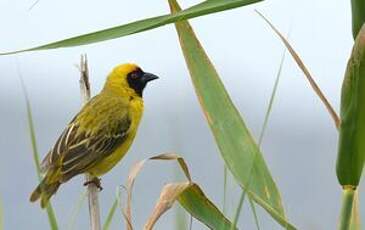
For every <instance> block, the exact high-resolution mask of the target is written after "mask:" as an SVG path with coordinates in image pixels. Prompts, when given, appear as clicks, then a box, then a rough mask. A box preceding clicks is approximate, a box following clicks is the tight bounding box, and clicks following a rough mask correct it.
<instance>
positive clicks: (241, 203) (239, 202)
mask: <svg viewBox="0 0 365 230" xmlns="http://www.w3.org/2000/svg"><path fill="white" fill-rule="evenodd" d="M245 197H246V193H245V192H244V191H242V193H241V196H240V200H239V201H238V205H237V210H236V212H235V215H234V219H233V227H232V229H231V230H233V229H234V228H235V227H236V226H237V223H238V220H239V218H240V215H241V210H242V207H243V202H244V201H245Z"/></svg>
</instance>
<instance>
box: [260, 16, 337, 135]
mask: <svg viewBox="0 0 365 230" xmlns="http://www.w3.org/2000/svg"><path fill="white" fill-rule="evenodd" d="M256 12H257V13H258V14H259V15H260V17H261V18H262V19H264V21H265V22H266V23H267V24H268V25H269V26H270V28H271V29H272V30H273V31H274V32H275V33H276V34H277V35H278V36H279V38H280V40H281V41H282V42H283V43H284V45H285V46H286V48H287V49H288V51H289V53H290V54H291V56H292V57H293V59H294V60H295V62H296V63H297V65H298V67H299V68H300V69H301V70H302V72H303V73H304V75H305V77H306V78H307V80H308V82H309V84H310V86H311V87H312V89H313V91H314V92H315V93H316V94H317V96H318V97H319V99H320V100H321V101H322V103H323V104H324V106H325V107H326V109H327V111H328V112H329V114H330V116H331V117H332V119H333V121H334V123H335V126H336V128H337V129H338V128H339V127H340V123H341V120H340V118H339V116H338V115H337V113H336V111H335V110H334V109H333V107H332V105H331V104H330V103H329V101H328V100H327V98H326V96H325V95H324V94H323V92H322V90H321V89H320V88H319V86H318V85H317V83H316V81H315V80H314V78H313V77H312V75H311V73H310V72H309V70H308V68H307V67H306V66H305V65H304V63H303V61H302V60H301V59H300V57H299V55H298V54H297V52H296V51H295V50H294V49H293V47H292V46H291V45H290V43H289V42H288V41H287V40H286V39H285V37H284V36H283V35H282V34H281V33H280V31H279V30H278V29H276V27H275V26H274V25H273V24H272V23H271V22H270V21H269V20H268V19H267V18H266V17H265V16H264V15H263V14H261V13H260V12H259V11H257V10H256Z"/></svg>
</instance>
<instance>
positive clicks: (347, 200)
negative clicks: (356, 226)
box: [338, 186, 356, 230]
mask: <svg viewBox="0 0 365 230" xmlns="http://www.w3.org/2000/svg"><path fill="white" fill-rule="evenodd" d="M355 191H356V190H355V188H353V187H352V186H351V187H345V188H344V189H343V193H342V208H341V215H340V223H339V225H338V230H349V229H350V223H351V215H352V206H353V203H354V197H355V196H354V195H355Z"/></svg>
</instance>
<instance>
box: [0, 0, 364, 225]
mask: <svg viewBox="0 0 365 230" xmlns="http://www.w3.org/2000/svg"><path fill="white" fill-rule="evenodd" d="M179 2H180V4H181V5H182V7H183V8H186V7H188V6H190V5H192V4H196V3H197V2H199V1H192V0H181V1H179ZM32 4H33V0H0V28H1V43H0V51H1V52H4V51H11V50H17V49H20V48H28V47H32V46H35V45H40V44H44V43H47V42H51V41H55V40H60V39H63V38H67V37H71V36H74V35H79V34H83V33H86V32H91V31H96V30H100V29H103V28H107V27H112V26H115V25H120V24H124V23H127V22H130V21H134V20H137V19H142V18H146V17H151V16H156V15H160V14H164V13H168V12H169V10H168V4H167V1H125V0H119V1H86V0H78V1H71V0H64V1H49V0H40V2H39V3H38V4H37V5H36V6H35V7H34V8H33V9H32V10H29V7H30V6H31V5H32ZM254 9H258V10H260V11H261V12H262V13H264V14H265V15H266V16H268V17H269V18H270V19H271V20H272V22H273V23H274V24H275V25H276V26H277V27H278V28H279V29H280V30H281V31H282V32H283V33H284V34H287V33H288V31H289V30H290V31H291V32H290V41H291V43H292V45H293V46H294V47H295V49H296V50H297V51H298V53H299V54H300V55H301V57H302V59H303V61H304V62H305V63H306V65H307V66H308V67H309V69H310V70H311V72H312V74H313V75H314V77H315V79H316V81H317V82H318V84H319V85H320V87H321V88H322V90H323V91H324V93H325V94H326V95H327V96H328V98H329V100H330V102H331V103H332V104H333V105H334V107H335V108H336V110H337V111H338V108H339V99H340V88H341V83H342V78H343V74H344V71H345V67H346V63H347V60H348V57H349V54H350V52H351V48H352V44H353V39H352V35H351V18H350V17H351V15H350V13H351V12H350V1H349V0H346V1H345V0H344V1H333V0H321V1H318V0H307V1H300V0H267V1H264V2H262V3H259V4H255V5H251V6H248V7H242V8H239V9H235V10H231V11H227V12H223V13H218V14H213V15H208V16H205V17H199V18H196V19H193V20H190V22H191V23H192V26H193V27H194V29H195V31H196V33H197V36H198V38H199V39H200V41H201V42H202V44H203V46H204V47H205V49H206V51H207V53H208V55H209V56H210V58H211V60H212V61H213V63H214V65H215V67H216V68H217V70H218V72H219V74H220V76H221V78H222V80H223V82H224V84H225V86H226V88H227V90H228V92H229V93H230V95H231V97H232V99H233V101H234V103H235V105H236V106H237V107H238V109H239V111H240V112H241V114H242V116H243V118H244V120H245V122H246V124H247V126H248V127H249V128H250V130H251V131H252V133H253V135H254V136H255V137H256V138H258V135H259V132H260V129H261V126H262V124H263V120H264V116H265V112H266V109H267V105H268V102H269V98H270V94H271V91H272V88H273V84H274V81H275V77H276V73H277V71H278V68H279V63H280V58H281V56H282V53H283V51H284V47H283V45H282V43H281V42H280V41H279V39H278V38H277V37H276V36H275V35H274V34H273V32H272V31H271V30H270V29H269V28H268V26H267V25H266V24H265V23H264V21H263V20H262V19H261V18H260V17H259V16H258V15H257V14H256V13H255V12H254ZM83 53H86V54H87V55H88V58H89V66H90V75H91V86H92V93H93V94H96V93H97V92H99V91H100V89H101V88H102V86H103V83H104V80H105V76H106V75H107V74H108V73H109V71H110V70H111V69H112V68H113V67H114V66H115V65H117V64H119V63H124V62H135V63H138V64H139V65H140V66H141V67H142V68H143V69H144V70H146V71H149V72H153V73H155V74H157V75H159V76H160V80H158V81H156V82H153V84H151V85H149V87H148V88H147V89H146V91H145V94H144V98H145V113H144V117H143V120H142V123H141V126H140V129H139V132H138V135H137V138H136V140H135V142H134V145H133V147H132V148H131V150H130V151H129V153H128V154H127V155H126V157H125V158H124V160H123V161H122V162H121V163H120V164H119V165H118V166H117V167H116V168H114V169H113V170H112V171H111V172H110V173H108V174H107V175H105V176H104V177H103V178H102V183H103V187H104V190H103V191H102V192H101V193H100V203H101V208H102V218H103V219H105V217H106V215H107V211H108V210H109V208H110V206H111V205H112V202H113V200H114V197H115V191H116V188H117V187H118V186H119V185H122V184H124V183H125V181H126V178H127V173H128V170H129V169H130V167H131V165H132V164H133V163H134V162H136V161H138V160H141V159H143V158H146V157H150V156H152V155H155V154H158V153H164V152H177V153H179V154H181V155H182V156H183V157H184V158H185V159H186V161H187V162H188V165H189V167H190V170H191V173H192V176H193V180H195V181H196V182H198V183H199V184H200V185H201V187H202V189H203V190H204V191H205V193H206V194H207V196H208V197H209V198H210V199H211V200H212V201H213V202H214V203H215V204H216V205H217V206H218V207H220V208H221V207H222V202H223V161H222V158H221V156H220V154H219V152H218V149H217V146H216V144H215V142H214V139H213V136H212V134H211V132H210V130H209V127H208V125H207V123H206V121H205V119H204V116H203V114H202V112H201V109H200V107H199V103H198V100H197V98H196V96H195V93H194V90H193V87H192V84H191V81H190V77H189V74H188V71H187V68H186V66H185V62H184V59H183V56H182V53H181V50H180V47H179V44H178V40H177V36H176V31H175V28H174V27H173V25H168V26H164V27H162V28H158V29H154V30H152V31H148V32H144V33H140V34H136V35H132V36H128V37H123V38H120V39H117V40H112V41H107V42H103V43H97V44H93V45H88V46H82V47H77V48H68V49H58V50H51V51H41V52H31V53H25V54H19V55H12V56H0V73H1V77H0V114H1V119H0V127H1V130H2V134H1V135H0V146H1V161H0V182H1V183H0V199H1V201H2V203H3V207H4V215H5V218H4V219H5V229H48V228H49V224H48V220H47V216H46V212H45V211H43V210H41V209H40V207H39V205H38V204H33V203H30V202H29V201H28V199H29V195H30V192H31V191H32V190H33V188H34V187H35V186H36V185H37V183H38V180H37V177H36V172H35V167H34V162H33V158H32V150H31V143H30V138H29V134H28V124H27V118H26V109H25V102H24V97H23V95H22V91H21V87H20V80H19V75H20V74H21V75H22V77H23V78H24V81H25V84H26V87H27V90H28V93H29V97H30V101H31V105H32V110H33V117H34V123H35V129H36V135H37V141H38V147H39V152H40V154H41V157H43V156H44V155H45V154H46V152H47V151H48V150H49V149H50V148H51V147H52V145H53V143H54V142H55V140H56V138H57V137H58V135H59V134H60V133H61V131H62V130H63V128H64V126H65V125H66V124H67V123H68V122H69V121H70V119H71V118H72V117H73V115H74V114H75V113H76V112H77V111H78V110H79V108H80V104H81V102H80V92H79V85H78V78H79V73H78V70H77V68H75V65H76V64H78V63H79V59H80V54H83ZM262 152H263V155H264V157H265V160H266V162H267V165H268V166H269V168H270V170H271V173H272V175H273V177H274V179H275V181H276V183H277V185H278V187H279V190H280V191H281V195H282V198H283V203H284V206H285V208H286V212H287V216H288V219H289V220H290V222H292V223H293V224H295V225H296V226H297V227H298V228H299V229H312V230H316V229H335V227H336V224H337V217H338V215H339V208H340V202H339V201H340V195H341V190H340V187H339V185H338V183H337V179H336V175H335V161H336V155H337V131H336V129H335V127H334V124H333V122H332V120H331V119H330V116H329V115H328V113H327V111H326V110H325V108H324V106H323V105H322V104H321V102H320V101H319V99H318V98H317V96H316V95H315V94H314V92H313V91H312V89H311V88H310V87H309V84H308V82H307V81H306V79H305V78H304V76H303V74H302V72H301V71H300V70H299V69H298V68H297V66H296V64H295V63H294V62H293V60H292V58H291V57H290V56H289V55H287V58H286V60H285V63H284V68H283V73H282V78H281V80H280V83H279V88H278V93H277V97H276V100H275V102H274V106H273V110H272V114H271V117H270V120H269V125H268V128H267V132H266V134H265V137H264V140H263V145H262ZM176 168H177V165H176V164H175V163H166V162H161V163H160V162H152V163H150V164H148V165H147V167H146V168H144V169H143V171H142V173H141V174H140V176H139V177H138V179H137V181H136V186H135V195H134V197H133V205H134V206H133V216H134V223H135V226H136V229H141V228H142V226H143V224H144V222H145V220H146V219H147V217H148V216H149V214H150V212H151V211H152V208H153V206H154V204H155V201H156V200H157V198H158V196H159V193H160V190H161V188H162V186H163V185H164V184H166V183H168V182H172V181H174V180H176V178H177V177H179V176H176V174H177V171H178V170H177V169H176ZM82 183H83V177H82V176H79V177H77V178H74V179H73V180H72V181H71V182H70V183H67V184H65V185H64V186H62V188H61V189H60V190H59V192H58V193H57V195H56V196H55V197H54V198H53V200H52V202H53V206H54V209H55V211H56V214H57V217H58V221H59V224H60V227H61V229H66V228H67V223H68V222H69V219H70V216H71V210H72V209H73V207H74V205H75V203H76V202H77V200H78V199H79V197H80V194H81V193H82V191H84V187H83V186H82ZM228 189H229V191H228V198H227V199H228V203H227V204H228V212H227V216H228V217H230V218H231V219H232V217H233V214H234V211H235V209H236V205H237V203H238V199H239V194H240V190H239V188H238V186H237V184H236V183H235V182H234V179H233V178H232V177H230V179H229V185H228ZM363 189H364V186H363V185H362V186H361V188H360V191H362V190H363ZM360 199H361V197H360ZM247 204H248V202H247V203H246V202H245V204H244V210H243V212H242V216H241V218H240V224H239V226H240V227H241V228H243V229H255V228H254V226H255V225H254V220H253V217H252V213H251V211H250V209H249V206H248V205H247ZM360 205H361V206H362V207H361V208H362V209H363V207H364V205H365V203H364V201H363V200H360ZM176 206H178V205H176ZM258 211H259V221H260V225H261V229H281V227H280V226H279V225H278V224H276V222H275V221H273V220H272V219H271V217H270V216H269V215H268V214H266V212H265V211H263V210H262V209H261V208H258ZM116 215H117V216H116V217H115V218H114V220H113V223H112V229H123V228H124V222H123V220H122V216H121V213H120V212H119V211H118V212H117V213H116ZM364 217H365V216H364V210H362V218H364ZM175 219H176V217H175V213H174V211H170V212H168V214H167V215H165V216H163V217H162V218H161V219H160V221H159V222H158V224H157V226H156V229H175V227H174V226H175ZM88 224H89V223H88V209H87V203H86V202H85V203H84V205H83V207H82V209H81V212H80V216H79V217H78V219H77V221H76V225H75V229H87V228H88V226H89V225H88ZM192 229H206V228H205V227H204V226H203V225H201V224H200V223H198V222H197V221H194V222H193V227H192Z"/></svg>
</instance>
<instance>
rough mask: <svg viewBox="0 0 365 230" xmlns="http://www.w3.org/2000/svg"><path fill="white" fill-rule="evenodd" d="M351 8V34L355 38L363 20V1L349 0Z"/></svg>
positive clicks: (364, 9) (364, 13) (364, 16)
mask: <svg viewBox="0 0 365 230" xmlns="http://www.w3.org/2000/svg"><path fill="white" fill-rule="evenodd" d="M351 9H352V36H353V37H354V39H356V36H357V34H358V33H359V31H360V29H361V26H362V25H363V24H364V22H365V1H364V0H351Z"/></svg>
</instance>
